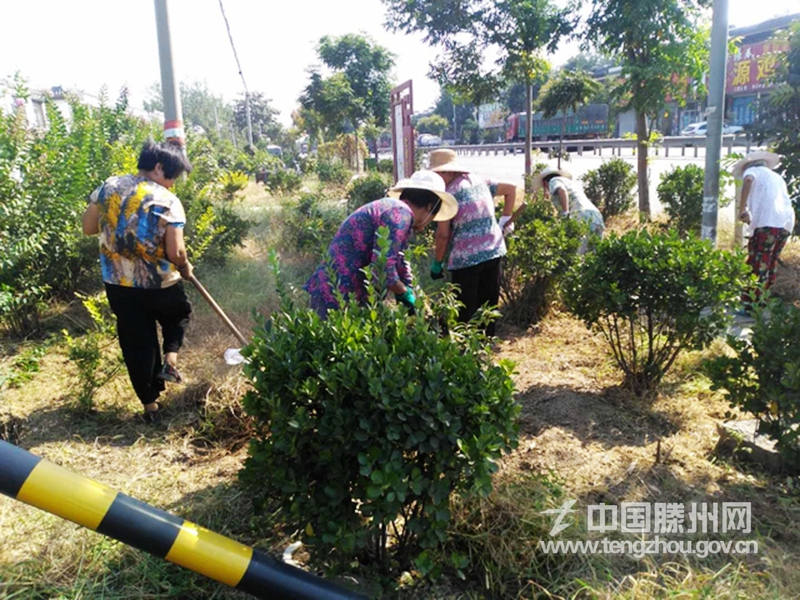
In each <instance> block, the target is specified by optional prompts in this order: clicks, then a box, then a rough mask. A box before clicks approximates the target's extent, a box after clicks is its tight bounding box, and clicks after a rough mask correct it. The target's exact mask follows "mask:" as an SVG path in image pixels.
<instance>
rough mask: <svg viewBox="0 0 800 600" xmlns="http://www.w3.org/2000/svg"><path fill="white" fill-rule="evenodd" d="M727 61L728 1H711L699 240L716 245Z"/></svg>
mask: <svg viewBox="0 0 800 600" xmlns="http://www.w3.org/2000/svg"><path fill="white" fill-rule="evenodd" d="M727 59H728V0H714V16H713V20H712V24H711V57H710V61H709V62H710V65H709V78H708V79H709V81H708V109H707V110H706V115H707V116H706V122H707V137H706V165H705V166H706V170H705V181H704V184H703V223H702V228H701V233H700V235H701V237H702V239H704V240H710V241H711V243H712V244H713V245H714V246H716V244H717V217H718V208H719V161H720V158H721V157H722V122H723V120H722V119H723V116H724V114H725V63H726V62H727Z"/></svg>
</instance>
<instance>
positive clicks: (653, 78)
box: [584, 0, 710, 217]
mask: <svg viewBox="0 0 800 600" xmlns="http://www.w3.org/2000/svg"><path fill="white" fill-rule="evenodd" d="M709 4H710V2H709V0H593V1H592V11H591V14H590V16H589V18H588V19H587V21H586V28H585V38H584V39H585V42H584V48H585V49H589V48H590V47H594V48H602V49H603V51H604V52H607V53H608V54H609V56H611V57H612V58H613V59H615V60H617V61H619V63H620V64H621V65H622V69H623V70H622V77H621V78H620V80H619V82H618V85H617V86H616V90H615V95H616V96H617V97H618V98H620V99H621V100H622V101H623V103H624V104H626V105H627V106H628V107H629V108H631V109H633V110H634V111H635V113H636V136H637V139H638V141H639V143H638V147H637V162H638V178H639V210H640V212H642V213H643V214H644V215H646V216H647V217H649V215H650V194H649V186H648V181H647V151H648V148H647V142H648V140H649V139H650V131H649V130H648V126H647V121H648V119H647V117H648V116H650V117H651V119H652V117H653V116H655V115H657V114H658V113H659V112H660V111H661V109H662V108H663V107H664V105H665V103H666V98H667V97H668V96H671V97H673V98H675V99H677V100H678V101H680V100H681V99H682V98H684V97H685V93H686V86H687V83H686V82H687V78H688V77H694V78H695V79H696V80H700V79H701V75H702V73H703V71H704V70H706V69H707V65H708V40H709V29H708V28H707V27H703V26H701V25H702V17H703V15H702V9H703V8H705V7H706V6H708V5H709Z"/></svg>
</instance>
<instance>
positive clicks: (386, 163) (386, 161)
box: [378, 158, 394, 175]
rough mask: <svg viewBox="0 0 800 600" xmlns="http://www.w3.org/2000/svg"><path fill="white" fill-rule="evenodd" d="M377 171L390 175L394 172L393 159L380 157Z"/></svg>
mask: <svg viewBox="0 0 800 600" xmlns="http://www.w3.org/2000/svg"><path fill="white" fill-rule="evenodd" d="M378 173H385V174H386V175H392V174H393V173H394V161H393V160H392V159H391V158H382V159H380V160H379V161H378Z"/></svg>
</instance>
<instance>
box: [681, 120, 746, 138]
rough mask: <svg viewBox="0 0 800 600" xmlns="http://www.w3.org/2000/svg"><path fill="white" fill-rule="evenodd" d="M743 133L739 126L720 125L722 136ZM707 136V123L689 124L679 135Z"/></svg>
mask: <svg viewBox="0 0 800 600" xmlns="http://www.w3.org/2000/svg"><path fill="white" fill-rule="evenodd" d="M742 131H743V129H742V126H741V125H725V124H723V125H722V134H723V135H728V134H732V133H741V132H742ZM707 134H708V123H707V122H706V121H702V122H700V123H691V124H689V125H687V126H686V128H685V129H684V130H683V131H681V135H694V136H704V135H707Z"/></svg>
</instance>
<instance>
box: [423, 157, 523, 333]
mask: <svg viewBox="0 0 800 600" xmlns="http://www.w3.org/2000/svg"><path fill="white" fill-rule="evenodd" d="M429 164H430V169H431V170H432V171H436V172H437V173H439V174H440V175H441V176H442V178H443V179H444V181H445V183H446V184H447V191H448V192H450V193H451V194H452V195H453V196H455V199H456V201H457V202H458V213H457V214H456V215H454V217H452V218H451V219H442V220H441V221H440V222H439V225H438V226H437V228H436V246H435V249H434V261H433V265H432V266H431V277H432V278H433V279H441V278H442V277H444V272H443V267H444V260H445V257H446V256H448V253H449V257H448V262H447V270H448V271H450V276H451V277H452V281H453V283H454V284H457V285H458V286H459V292H458V299H459V301H460V302H461V303H462V304H463V307H462V308H461V310H460V311H459V314H458V318H459V321H461V322H466V321H469V320H470V319H471V318H472V316H473V315H474V314H475V313H476V312H477V310H478V309H479V308H480V307H481V306H483V305H484V304H488V305H489V306H496V305H497V302H498V301H499V299H500V259H501V258H502V257H503V256H505V254H506V243H505V240H504V239H503V236H504V235H507V234H509V233H511V232H512V231H513V230H514V223H513V222H512V216H513V211H514V209H515V206H514V203H515V201H516V198H517V188H516V186H514V184H511V183H499V182H494V181H490V180H487V179H484V178H482V177H478V176H476V175H474V174H471V173H470V172H469V169H466V168H465V167H463V166H462V165H460V164H459V163H458V159H457V156H456V153H455V151H453V150H450V149H447V148H444V149H440V150H434V151H433V152H431V155H430V161H429ZM495 196H504V197H505V202H504V204H503V216H502V217H500V222H499V223H498V221H497V219H496V218H495V215H494V197H495ZM494 331H495V325H494V323H491V324H489V325H488V326H487V328H486V333H487V335H494Z"/></svg>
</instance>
